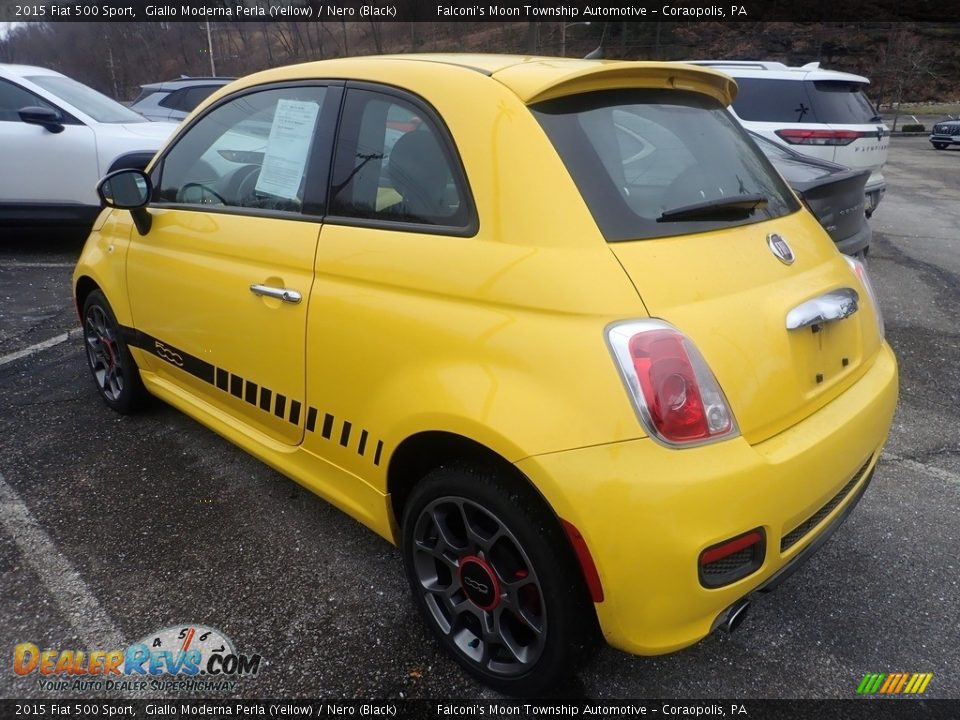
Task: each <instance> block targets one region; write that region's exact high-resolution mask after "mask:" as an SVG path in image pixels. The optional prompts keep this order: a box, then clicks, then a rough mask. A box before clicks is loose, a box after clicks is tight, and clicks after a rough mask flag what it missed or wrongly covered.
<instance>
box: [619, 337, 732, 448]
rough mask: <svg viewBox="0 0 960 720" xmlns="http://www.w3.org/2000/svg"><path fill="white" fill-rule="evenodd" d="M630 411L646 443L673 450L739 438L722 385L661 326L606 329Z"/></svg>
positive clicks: (690, 348)
mask: <svg viewBox="0 0 960 720" xmlns="http://www.w3.org/2000/svg"><path fill="white" fill-rule="evenodd" d="M607 341H608V343H609V345H610V349H611V351H612V352H613V356H614V359H615V360H616V361H617V366H618V367H619V369H620V374H621V376H622V377H623V380H624V383H625V384H626V386H627V390H628V391H629V393H630V398H631V400H632V401H633V406H634V409H635V410H636V412H637V416H638V417H639V418H640V422H641V423H643V426H644V428H645V429H646V431H647V434H649V435H650V437H652V438H654V439H655V440H658V441H660V442H662V443H663V444H665V445H669V446H672V447H677V446H681V447H685V446H692V445H702V444H704V443H708V442H715V441H717V440H725V439H727V438H731V437H735V436H736V435H738V434H739V430H738V428H737V423H736V420H735V419H734V417H733V412H732V411H731V410H730V405H729V403H727V399H726V397H724V395H723V391H722V390H721V389H720V385H719V384H718V383H717V380H716V378H715V377H714V376H713V373H712V372H710V368H709V367H707V363H706V361H705V360H704V359H703V356H701V355H700V352H699V351H698V350H697V348H696V347H695V346H694V344H693V342H691V340H690V338H688V337H687V336H686V335H684V334H683V333H681V332H680V331H679V330H677V329H676V328H675V327H673V326H672V325H670V324H669V323H666V322H664V321H662V320H632V321H629V322H624V323H619V324H616V325H612V326H610V327H609V328H608V329H607Z"/></svg>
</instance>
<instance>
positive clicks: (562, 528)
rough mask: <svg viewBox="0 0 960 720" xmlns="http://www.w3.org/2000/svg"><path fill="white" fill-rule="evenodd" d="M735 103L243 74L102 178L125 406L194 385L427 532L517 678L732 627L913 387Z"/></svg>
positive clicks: (624, 76)
mask: <svg viewBox="0 0 960 720" xmlns="http://www.w3.org/2000/svg"><path fill="white" fill-rule="evenodd" d="M735 93H736V85H735V83H734V82H733V81H732V80H731V79H730V78H729V77H727V76H725V75H723V74H722V73H720V72H717V71H714V70H710V69H706V68H695V67H689V66H682V65H676V64H670V65H661V64H656V63H640V62H594V61H582V60H559V59H550V58H518V57H507V56H483V55H470V56H467V55H460V56H457V55H449V56H416V55H411V56H398V57H383V58H356V59H345V60H336V61H327V62H319V63H310V64H304V65H297V66H293V67H288V68H280V69H276V70H270V71H266V72H263V73H260V74H257V75H253V76H250V77H247V78H244V79H241V80H239V81H237V82H235V83H232V84H231V85H229V86H227V87H225V88H223V89H222V90H220V91H218V92H217V93H215V94H214V95H213V96H211V97H210V98H209V99H208V100H207V101H206V102H205V103H203V104H202V105H201V106H200V107H199V108H198V109H197V110H196V111H194V112H193V114H192V115H191V116H190V117H188V118H187V119H186V120H185V122H184V124H183V126H182V127H181V129H180V130H179V132H178V134H177V135H176V136H175V137H174V138H172V139H171V140H170V142H169V143H168V144H167V146H166V147H165V148H164V149H163V150H161V151H160V153H159V154H158V156H157V158H156V159H155V160H154V162H153V163H152V165H151V166H150V167H149V168H148V170H147V172H146V173H143V172H140V171H138V170H124V171H120V172H118V173H114V174H112V175H110V176H108V177H107V178H105V179H104V180H103V181H102V182H101V185H100V194H101V197H102V198H103V200H104V202H105V204H106V205H107V206H108V207H107V209H105V210H104V212H103V213H102V214H101V215H100V217H99V218H98V220H97V223H96V224H95V226H94V231H93V233H92V235H91V236H90V239H89V240H88V242H87V245H86V247H85V249H84V251H83V254H82V256H81V258H80V261H79V263H78V265H77V268H76V272H75V275H74V287H75V293H76V303H77V309H78V312H79V313H80V316H81V319H82V323H83V329H84V341H85V347H86V354H87V358H88V360H89V365H90V368H91V370H92V372H93V376H94V379H95V381H96V384H97V387H98V389H99V391H100V394H101V395H102V397H103V399H104V400H105V401H106V403H107V404H108V405H110V406H111V407H112V408H114V409H116V410H117V411H119V412H130V411H133V410H134V409H135V408H136V407H137V406H138V405H139V404H140V403H141V402H142V401H143V399H144V397H145V395H146V394H150V395H154V396H156V397H159V398H161V399H163V400H164V401H166V402H168V403H170V404H171V405H174V406H175V407H177V408H179V409H181V410H182V411H184V412H185V413H187V414H189V415H191V416H192V417H194V418H196V419H197V420H199V421H200V422H202V423H204V424H205V425H207V426H209V427H211V428H213V429H214V430H216V431H217V432H219V433H220V434H222V435H223V436H225V437H226V438H228V439H230V440H231V441H233V442H234V443H236V444H237V445H239V446H241V447H242V448H244V449H245V450H247V451H249V452H250V453H252V454H254V455H256V456H257V457H259V458H261V459H262V460H263V461H264V462H266V463H267V464H269V465H271V466H272V467H274V468H276V469H278V470H279V471H281V472H282V473H285V474H286V475H288V476H289V477H291V478H293V479H295V480H296V481H298V482H300V483H302V484H303V485H305V486H306V487H308V488H310V489H311V490H313V491H314V492H316V493H317V494H319V495H320V496H322V497H324V498H326V499H327V500H329V501H330V502H332V503H334V504H335V505H337V506H338V507H340V508H342V509H343V510H344V511H345V512H347V513H349V514H350V515H352V516H353V517H355V518H357V519H358V520H359V521H360V522H362V523H364V524H365V525H367V526H368V527H370V528H371V529H372V530H374V531H375V532H377V533H379V534H381V535H382V536H384V537H385V538H387V539H389V540H390V541H391V542H394V543H396V544H397V545H398V546H399V547H400V552H401V555H402V558H403V562H404V565H405V568H406V573H407V576H408V578H409V581H410V587H411V591H412V595H413V599H414V602H415V603H416V605H417V607H418V608H419V610H420V612H421V614H422V616H423V618H424V620H425V622H426V623H427V625H429V626H430V628H431V629H432V631H433V633H434V634H435V635H436V637H437V639H438V641H439V642H440V643H441V644H442V645H443V646H445V647H446V648H447V650H448V651H449V652H450V654H451V655H452V656H453V658H455V659H456V661H457V662H459V663H460V664H461V665H462V666H463V667H465V668H466V669H467V670H468V671H469V672H471V673H473V674H474V675H475V676H476V677H478V678H479V679H481V680H482V681H484V682H486V683H488V684H489V685H491V686H493V687H495V688H498V689H500V690H502V691H505V692H508V693H516V694H520V693H537V692H542V691H545V690H547V689H549V688H550V687H551V686H554V685H555V684H556V683H558V682H559V681H561V680H562V679H563V677H564V675H566V674H567V673H569V672H571V671H572V670H574V669H575V667H576V663H577V661H578V659H579V657H580V653H581V651H582V649H584V648H587V647H589V646H590V644H591V643H592V642H593V641H594V640H595V639H596V638H597V637H599V636H600V634H601V633H602V636H603V637H605V638H606V640H607V641H608V642H609V643H611V644H613V645H614V646H616V647H618V648H622V649H623V650H626V651H628V652H632V653H637V654H643V655H653V654H658V653H666V652H670V651H673V650H676V649H678V648H682V647H684V646H687V645H690V644H692V643H695V642H697V641H698V640H699V639H701V638H703V637H704V636H705V635H707V634H708V633H709V632H711V630H713V629H715V628H716V627H718V626H720V625H727V626H731V627H732V626H734V625H736V624H737V623H739V621H740V619H742V617H743V610H744V608H745V607H746V603H747V602H748V601H749V599H750V597H751V596H752V594H753V593H755V592H756V591H758V590H766V589H769V588H771V587H772V586H773V585H775V584H776V583H778V582H779V581H780V580H781V579H782V578H783V577H785V575H786V574H787V573H789V572H790V571H791V570H793V569H794V568H795V567H796V566H797V564H798V562H799V561H800V560H802V559H803V558H805V557H806V556H808V555H809V554H810V552H811V551H813V550H814V549H816V548H817V547H819V545H821V544H822V543H823V541H824V540H825V539H826V538H827V537H828V536H829V534H830V533H831V532H832V531H833V530H834V529H835V528H836V527H837V525H838V524H839V522H840V521H841V520H842V519H843V518H844V517H845V516H846V514H847V513H848V512H849V511H850V510H851V509H852V508H853V506H854V504H855V503H856V502H857V501H858V500H859V498H860V497H861V495H862V493H863V492H864V490H865V488H866V486H867V484H868V482H869V480H870V477H871V474H872V473H873V469H874V466H875V464H876V462H877V459H878V457H879V455H880V452H881V448H882V447H883V443H884V441H885V439H886V435H887V432H888V430H889V427H890V424H891V419H892V416H893V411H894V405H895V403H896V396H897V369H896V361H895V359H894V356H893V354H892V353H891V351H890V348H889V346H888V345H887V344H886V343H885V342H884V333H883V323H882V319H881V317H880V313H879V308H878V306H877V303H876V298H875V297H874V293H873V290H872V288H871V286H870V281H869V278H868V276H867V273H866V271H865V269H864V266H863V265H861V264H860V263H858V262H857V261H855V260H852V259H846V258H844V257H843V256H841V255H840V254H839V253H838V252H837V251H836V249H835V248H834V246H833V243H832V242H831V240H830V238H829V237H828V236H827V235H826V233H825V232H824V230H823V229H822V228H821V227H820V225H819V224H818V223H817V221H816V220H815V219H814V218H813V217H812V216H811V215H810V214H809V213H808V212H807V211H806V210H805V209H803V207H802V206H801V204H800V203H799V202H798V201H797V199H796V197H795V196H794V195H793V194H792V192H791V191H790V189H789V188H788V187H787V186H786V185H785V184H784V182H783V180H782V179H781V178H780V177H779V176H778V175H777V173H776V172H775V171H774V170H773V169H772V167H771V166H770V164H769V162H768V161H767V160H766V159H765V157H764V156H763V155H762V154H761V153H760V152H759V151H758V150H757V148H756V147H755V146H754V145H753V144H752V143H751V142H750V141H749V139H748V138H747V137H746V135H745V134H744V131H743V130H742V129H740V127H739V126H738V124H737V123H736V122H735V120H733V119H732V118H731V116H730V115H729V113H728V112H727V111H726V110H725V108H726V107H727V106H728V105H729V104H730V102H731V99H732V97H733V96H734V95H735ZM201 481H202V480H201ZM310 570H311V569H310V568H309V567H303V568H300V569H299V571H300V572H302V573H304V574H305V575H306V574H309V573H310Z"/></svg>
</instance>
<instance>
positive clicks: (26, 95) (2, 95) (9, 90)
mask: <svg viewBox="0 0 960 720" xmlns="http://www.w3.org/2000/svg"><path fill="white" fill-rule="evenodd" d="M25 107H42V108H50V109H51V110H56V108H55V107H53V106H52V105H51V104H50V103H48V102H47V101H46V100H43V99H42V98H40V97H39V96H38V95H34V94H33V93H32V92H30V91H29V90H24V89H23V88H22V87H20V86H19V85H14V84H13V83H12V82H9V81H7V80H0V121H7V122H19V121H20V110H21V109H22V108H25Z"/></svg>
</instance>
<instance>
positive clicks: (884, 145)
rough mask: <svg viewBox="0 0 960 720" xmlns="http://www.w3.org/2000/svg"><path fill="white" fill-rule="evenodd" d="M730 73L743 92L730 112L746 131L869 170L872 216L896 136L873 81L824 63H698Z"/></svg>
mask: <svg viewBox="0 0 960 720" xmlns="http://www.w3.org/2000/svg"><path fill="white" fill-rule="evenodd" d="M689 64H691V65H706V66H708V67H712V68H714V69H716V70H719V71H720V72H723V73H726V74H727V75H729V76H731V77H732V78H733V79H734V80H736V82H737V86H738V88H739V92H738V93H737V97H736V99H735V100H734V101H733V106H732V107H731V108H730V109H731V110H732V111H733V113H734V114H735V115H736V116H737V119H738V120H740V123H741V124H742V125H744V126H745V127H746V128H748V129H750V130H752V131H754V132H755V133H757V134H759V135H762V136H764V137H766V138H769V139H770V140H773V141H774V142H779V143H781V144H784V145H790V146H793V148H794V149H795V150H799V151H800V152H802V153H803V154H804V155H812V156H813V157H817V158H820V159H822V160H829V161H830V162H835V163H839V164H840V165H846V166H847V167H848V168H852V169H855V170H869V171H870V178H869V179H868V180H867V186H866V203H867V204H866V213H867V217H869V216H870V215H871V214H872V213H873V211H874V209H876V207H877V204H878V203H879V202H880V199H881V198H882V197H883V194H884V192H885V191H886V186H887V184H886V180H885V179H884V177H883V166H884V163H886V161H887V149H888V147H889V145H890V131H889V130H888V129H887V127H886V125H884V124H883V121H882V120H881V118H880V115H879V114H878V113H877V111H876V109H874V107H873V105H871V104H870V101H869V100H868V99H867V97H866V95H865V94H864V91H865V90H866V88H867V86H868V85H869V84H870V81H869V80H868V79H867V78H865V77H862V76H860V75H851V74H850V73H844V72H837V71H835V70H824V69H822V68H821V67H820V63H816V62H814V63H809V64H807V65H804V66H802V67H787V66H786V65H784V64H783V63H779V62H762V61H752V60H751V61H734V60H696V61H692V62H690V63H689Z"/></svg>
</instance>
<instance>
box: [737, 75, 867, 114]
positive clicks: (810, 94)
mask: <svg viewBox="0 0 960 720" xmlns="http://www.w3.org/2000/svg"><path fill="white" fill-rule="evenodd" d="M736 81H737V87H738V88H739V92H738V94H737V98H736V100H734V101H733V109H734V110H735V111H736V113H737V115H739V116H740V117H741V118H743V119H744V120H751V121H754V122H778V123H791V124H803V123H821V124H836V125H844V124H864V123H871V122H879V119H878V118H877V117H876V115H877V113H876V111H875V110H874V109H873V107H872V106H871V105H870V101H869V100H867V98H866V96H865V95H864V94H863V88H864V87H865V86H864V85H863V83H857V82H849V81H845V80H816V81H798V80H769V79H763V78H736Z"/></svg>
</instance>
